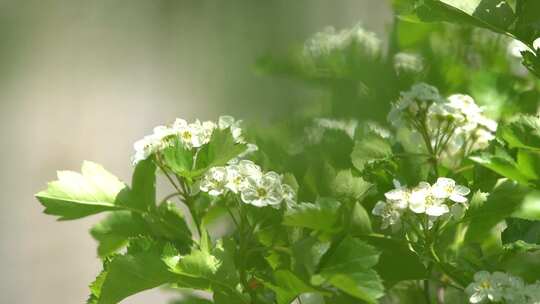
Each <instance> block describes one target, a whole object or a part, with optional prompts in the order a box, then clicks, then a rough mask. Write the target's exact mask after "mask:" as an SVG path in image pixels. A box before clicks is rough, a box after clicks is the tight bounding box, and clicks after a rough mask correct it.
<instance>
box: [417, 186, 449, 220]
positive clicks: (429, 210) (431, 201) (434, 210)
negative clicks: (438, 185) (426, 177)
mask: <svg viewBox="0 0 540 304" xmlns="http://www.w3.org/2000/svg"><path fill="white" fill-rule="evenodd" d="M409 209H411V211H413V212H414V213H425V214H427V215H431V216H441V215H443V214H445V213H448V212H449V211H450V209H449V208H448V206H447V205H445V204H444V199H440V198H437V197H435V196H433V194H432V192H431V186H430V185H429V184H428V183H426V182H421V183H420V184H418V186H417V187H415V188H414V189H412V192H411V196H410V199H409Z"/></svg>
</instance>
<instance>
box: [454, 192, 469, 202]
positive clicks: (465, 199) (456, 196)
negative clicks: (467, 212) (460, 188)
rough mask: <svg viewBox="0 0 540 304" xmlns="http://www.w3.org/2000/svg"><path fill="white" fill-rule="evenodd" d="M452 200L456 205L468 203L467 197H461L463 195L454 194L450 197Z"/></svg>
mask: <svg viewBox="0 0 540 304" xmlns="http://www.w3.org/2000/svg"><path fill="white" fill-rule="evenodd" d="M450 200H451V201H454V202H456V203H466V202H467V198H466V197H464V196H461V195H459V194H456V193H453V194H452V195H450Z"/></svg>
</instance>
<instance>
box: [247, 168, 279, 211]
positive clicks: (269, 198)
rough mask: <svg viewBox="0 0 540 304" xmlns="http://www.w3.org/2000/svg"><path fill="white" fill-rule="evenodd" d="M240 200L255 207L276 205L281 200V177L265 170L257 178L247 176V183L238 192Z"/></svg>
mask: <svg viewBox="0 0 540 304" xmlns="http://www.w3.org/2000/svg"><path fill="white" fill-rule="evenodd" d="M240 197H241V198H242V201H243V202H244V203H246V204H251V205H253V206H257V207H264V206H267V205H278V204H279V203H281V201H282V200H283V193H282V189H281V177H280V176H279V174H277V173H275V172H272V171H270V172H267V173H265V174H264V175H262V176H260V177H259V178H257V177H254V176H249V177H247V185H246V187H245V188H244V189H242V191H241V193H240Z"/></svg>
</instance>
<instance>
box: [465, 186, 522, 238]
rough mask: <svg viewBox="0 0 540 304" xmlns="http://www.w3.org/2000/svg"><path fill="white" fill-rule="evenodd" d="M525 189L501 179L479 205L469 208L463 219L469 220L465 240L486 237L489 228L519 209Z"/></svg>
mask: <svg viewBox="0 0 540 304" xmlns="http://www.w3.org/2000/svg"><path fill="white" fill-rule="evenodd" d="M526 193H527V189H526V188H523V187H520V186H519V185H518V184H516V183H515V182H511V181H508V180H506V181H501V182H500V183H499V184H498V185H497V186H496V187H495V189H493V191H492V192H491V193H490V194H489V196H488V198H487V201H486V202H485V203H483V204H482V205H481V206H480V207H478V208H475V209H471V210H470V212H468V213H467V214H466V215H465V218H464V220H466V221H469V222H470V223H469V228H468V229H467V233H466V235H465V241H466V242H480V241H482V240H483V239H485V238H488V236H489V234H490V230H491V228H493V227H494V226H495V225H496V224H497V223H499V222H501V221H502V220H504V219H505V218H507V217H510V216H511V215H512V214H513V213H514V212H515V211H516V210H519V208H520V205H521V203H522V201H523V197H524V195H525V194H526Z"/></svg>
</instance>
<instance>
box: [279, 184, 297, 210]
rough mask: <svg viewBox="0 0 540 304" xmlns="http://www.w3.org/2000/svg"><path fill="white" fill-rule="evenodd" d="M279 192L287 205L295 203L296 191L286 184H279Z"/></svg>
mask: <svg viewBox="0 0 540 304" xmlns="http://www.w3.org/2000/svg"><path fill="white" fill-rule="evenodd" d="M281 193H282V195H283V200H284V201H285V203H286V204H287V206H289V207H290V206H293V205H296V192H295V191H294V189H293V188H292V187H291V186H289V185H287V184H281Z"/></svg>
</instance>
